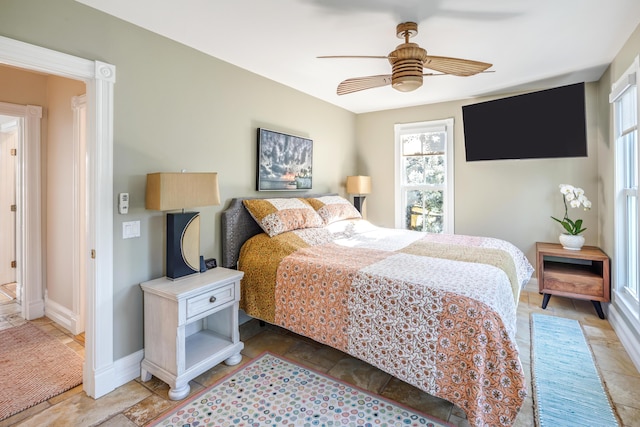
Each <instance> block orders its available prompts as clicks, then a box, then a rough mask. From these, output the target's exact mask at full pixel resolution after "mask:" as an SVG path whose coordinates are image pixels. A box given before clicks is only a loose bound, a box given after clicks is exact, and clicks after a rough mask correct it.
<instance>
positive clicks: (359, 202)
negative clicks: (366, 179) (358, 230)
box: [353, 196, 366, 213]
mask: <svg viewBox="0 0 640 427" xmlns="http://www.w3.org/2000/svg"><path fill="white" fill-rule="evenodd" d="M365 197H366V196H354V197H353V206H355V208H356V209H357V210H358V212H360V213H362V206H363V205H364V199H365Z"/></svg>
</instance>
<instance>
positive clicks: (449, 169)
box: [394, 118, 454, 234]
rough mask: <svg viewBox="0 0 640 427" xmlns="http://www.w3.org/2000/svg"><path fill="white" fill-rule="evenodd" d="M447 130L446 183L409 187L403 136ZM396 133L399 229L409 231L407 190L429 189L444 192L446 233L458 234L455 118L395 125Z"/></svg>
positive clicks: (397, 225)
mask: <svg viewBox="0 0 640 427" xmlns="http://www.w3.org/2000/svg"><path fill="white" fill-rule="evenodd" d="M438 131H444V132H445V133H446V139H447V140H446V143H445V150H446V152H445V182H444V184H442V185H420V186H415V185H412V186H407V185H404V184H403V182H402V172H403V171H402V169H401V168H402V144H401V136H402V135H406V134H413V133H422V132H438ZM394 133H395V171H394V177H395V210H394V212H395V227H396V228H405V223H404V221H405V215H406V212H405V211H406V197H405V194H406V190H407V189H412V190H415V189H429V190H442V192H443V204H442V214H443V216H444V221H443V230H442V232H443V233H448V234H453V233H454V192H453V188H454V187H453V176H454V174H453V164H454V163H453V162H454V156H453V118H448V119H441V120H430V121H424V122H415V123H398V124H396V125H395V126H394Z"/></svg>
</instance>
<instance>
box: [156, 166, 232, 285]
mask: <svg viewBox="0 0 640 427" xmlns="http://www.w3.org/2000/svg"><path fill="white" fill-rule="evenodd" d="M219 204H220V191H219V189H218V174H217V173H215V172H210V173H171V172H158V173H150V174H148V175H147V194H146V203H145V205H146V208H147V209H152V210H156V211H171V210H176V209H185V208H194V207H197V206H212V205H219ZM166 261H167V265H166V269H167V277H168V278H169V279H173V280H175V279H179V278H182V277H185V276H188V275H190V274H195V273H198V272H199V271H200V214H199V213H198V212H184V211H183V212H181V213H167V252H166Z"/></svg>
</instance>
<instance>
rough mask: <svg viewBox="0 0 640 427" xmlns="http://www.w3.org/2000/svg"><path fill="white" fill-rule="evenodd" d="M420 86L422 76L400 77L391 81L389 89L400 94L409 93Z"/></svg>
mask: <svg viewBox="0 0 640 427" xmlns="http://www.w3.org/2000/svg"><path fill="white" fill-rule="evenodd" d="M420 86H422V76H400V77H396V78H394V79H393V82H392V83H391V87H393V88H394V89H395V90H398V91H400V92H411V91H414V90H416V89H418V88H419V87H420Z"/></svg>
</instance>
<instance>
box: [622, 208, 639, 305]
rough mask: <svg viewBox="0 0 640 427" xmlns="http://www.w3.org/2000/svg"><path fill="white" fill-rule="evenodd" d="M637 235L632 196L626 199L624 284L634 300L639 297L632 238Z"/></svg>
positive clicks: (636, 252) (636, 211) (636, 253)
mask: <svg viewBox="0 0 640 427" xmlns="http://www.w3.org/2000/svg"><path fill="white" fill-rule="evenodd" d="M637 235H638V198H637V197H634V196H629V197H627V236H629V238H628V239H626V241H627V248H626V249H627V253H626V255H627V256H626V259H627V263H626V264H627V271H626V277H625V278H624V279H626V280H624V284H625V286H626V287H627V288H628V291H629V293H631V295H633V297H634V298H636V299H637V298H638V296H639V295H640V289H639V287H640V284H639V282H638V280H639V277H638V265H637V263H636V262H634V260H637V259H638V239H636V238H633V237H632V236H637Z"/></svg>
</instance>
